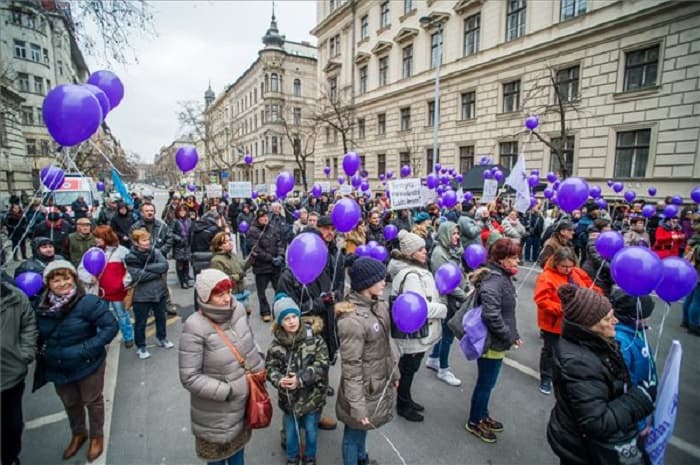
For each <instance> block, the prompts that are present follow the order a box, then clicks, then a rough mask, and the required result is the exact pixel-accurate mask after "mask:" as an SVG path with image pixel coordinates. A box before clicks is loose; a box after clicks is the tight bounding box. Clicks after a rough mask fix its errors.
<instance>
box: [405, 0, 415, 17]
mask: <svg viewBox="0 0 700 465" xmlns="http://www.w3.org/2000/svg"><path fill="white" fill-rule="evenodd" d="M414 9H415V8H414V7H413V0H403V14H405V15H406V14H408V13H410V12H411V11H413V10H414Z"/></svg>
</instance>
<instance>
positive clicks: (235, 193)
mask: <svg viewBox="0 0 700 465" xmlns="http://www.w3.org/2000/svg"><path fill="white" fill-rule="evenodd" d="M228 195H229V196H230V197H231V198H234V199H249V198H251V196H252V195H253V187H252V186H251V184H250V183H249V182H247V181H240V182H229V183H228Z"/></svg>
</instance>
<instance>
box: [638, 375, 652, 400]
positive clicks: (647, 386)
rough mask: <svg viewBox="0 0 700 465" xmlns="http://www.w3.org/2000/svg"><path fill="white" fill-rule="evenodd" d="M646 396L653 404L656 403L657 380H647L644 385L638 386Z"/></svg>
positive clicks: (643, 382)
mask: <svg viewBox="0 0 700 465" xmlns="http://www.w3.org/2000/svg"><path fill="white" fill-rule="evenodd" d="M637 388H638V389H640V390H641V391H642V392H643V393H644V395H645V396H647V397H648V398H649V400H650V401H651V403H652V404H653V403H654V402H656V380H655V379H645V380H644V381H642V384H640V385H639V386H637Z"/></svg>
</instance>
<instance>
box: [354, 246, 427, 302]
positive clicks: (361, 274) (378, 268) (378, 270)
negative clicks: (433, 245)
mask: <svg viewBox="0 0 700 465" xmlns="http://www.w3.org/2000/svg"><path fill="white" fill-rule="evenodd" d="M413 235H414V236H415V234H413ZM416 237H418V236H416ZM421 240H422V239H421ZM348 274H349V276H350V287H351V288H352V290H353V291H364V290H365V289H368V288H370V287H372V286H373V285H375V284H376V283H378V282H379V281H384V280H385V279H386V266H384V263H382V262H380V261H379V260H375V259H374V258H369V257H360V258H358V259H357V260H355V261H354V262H353V264H352V266H351V267H350V272H349V273H348Z"/></svg>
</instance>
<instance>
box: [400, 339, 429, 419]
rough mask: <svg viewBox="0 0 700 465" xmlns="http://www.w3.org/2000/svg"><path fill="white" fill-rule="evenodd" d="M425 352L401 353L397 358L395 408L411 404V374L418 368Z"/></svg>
mask: <svg viewBox="0 0 700 465" xmlns="http://www.w3.org/2000/svg"><path fill="white" fill-rule="evenodd" d="M423 355H425V352H420V353H417V354H403V355H402V356H401V358H400V359H399V372H400V373H401V379H399V388H398V390H397V401H396V407H397V408H399V409H400V408H406V407H410V406H411V401H412V400H413V397H411V385H412V384H413V376H414V375H415V374H416V372H417V371H418V369H420V362H421V361H422V360H423Z"/></svg>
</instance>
